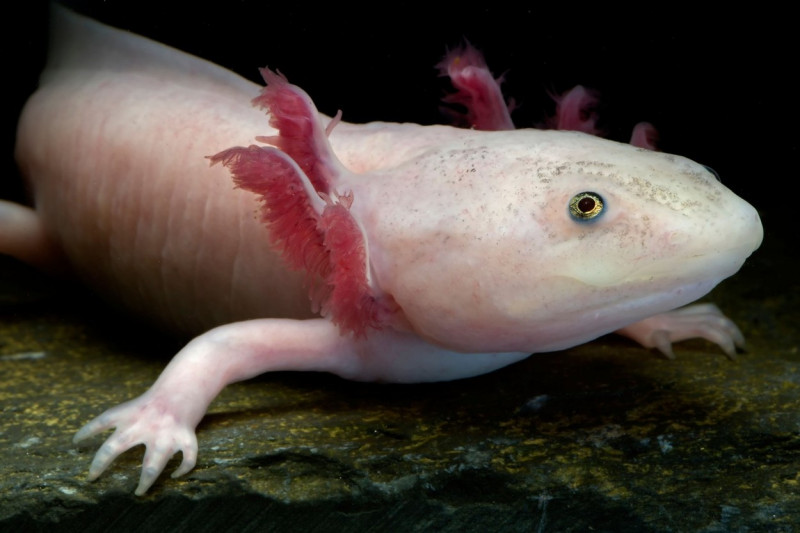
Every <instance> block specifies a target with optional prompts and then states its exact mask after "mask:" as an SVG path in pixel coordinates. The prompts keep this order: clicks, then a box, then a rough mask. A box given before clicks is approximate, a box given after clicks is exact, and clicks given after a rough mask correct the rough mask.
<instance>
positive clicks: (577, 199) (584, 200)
mask: <svg viewBox="0 0 800 533" xmlns="http://www.w3.org/2000/svg"><path fill="white" fill-rule="evenodd" d="M604 209H605V204H604V202H603V197H602V196H600V195H599V194H597V193H596V192H590V191H585V192H579V193H578V194H576V195H575V196H573V197H572V199H571V200H570V201H569V214H570V216H571V217H572V218H574V219H575V220H577V221H579V222H586V221H589V220H592V219H595V218H597V217H599V216H600V215H601V214H602V213H603V210H604Z"/></svg>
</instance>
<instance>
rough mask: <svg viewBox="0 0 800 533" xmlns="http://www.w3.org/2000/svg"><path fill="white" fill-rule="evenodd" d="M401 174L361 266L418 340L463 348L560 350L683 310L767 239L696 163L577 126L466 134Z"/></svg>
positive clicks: (752, 214)
mask: <svg viewBox="0 0 800 533" xmlns="http://www.w3.org/2000/svg"><path fill="white" fill-rule="evenodd" d="M402 172H403V173H404V178H403V179H404V183H405V186H407V187H409V188H410V189H412V190H413V191H414V192H413V193H412V192H410V191H409V194H408V195H403V194H396V195H395V198H400V197H404V196H408V197H409V198H411V199H412V200H411V201H412V202H413V203H412V204H411V205H409V204H406V203H405V202H401V201H398V202H396V203H395V205H394V207H392V208H386V205H385V204H384V205H383V208H382V214H379V213H376V214H375V216H376V218H377V220H375V223H376V225H377V227H378V229H377V230H376V231H378V232H381V230H380V228H383V233H384V235H382V236H380V237H379V238H378V242H379V243H380V244H379V246H378V247H377V249H375V250H373V253H372V256H373V257H372V263H373V268H374V269H375V272H376V274H377V276H378V278H379V281H380V284H381V286H382V287H384V288H385V289H386V290H388V291H389V292H390V293H391V294H392V295H393V297H394V298H395V300H396V301H397V303H398V304H399V305H400V307H401V308H402V309H403V311H404V314H405V316H406V318H407V319H408V320H409V322H410V323H411V325H412V327H413V328H414V330H415V331H416V332H417V333H419V334H421V335H422V336H423V337H426V338H428V339H429V340H431V341H433V342H437V343H440V344H445V345H447V346H450V347H453V348H456V349H462V350H465V351H486V350H491V351H500V350H507V351H546V350H556V349H561V348H564V347H568V346H571V345H575V344H577V343H580V342H584V341H586V340H590V339H592V338H596V337H597V336H600V335H602V334H605V333H608V332H610V331H613V330H616V329H619V328H621V327H624V326H626V325H629V324H631V323H633V322H636V321H639V320H642V319H644V318H647V317H649V316H652V315H654V314H657V313H661V312H665V311H668V310H671V309H674V308H676V307H679V306H681V305H684V304H687V303H689V302H691V301H693V300H695V299H697V298H699V297H701V296H703V295H704V294H706V293H708V292H709V291H710V290H711V289H712V288H713V287H714V286H715V285H716V284H717V283H719V282H720V281H721V280H723V279H725V278H726V277H728V276H730V275H732V274H733V273H735V272H736V271H737V270H738V269H739V268H740V267H741V266H742V264H743V262H744V261H745V259H746V258H747V257H748V256H749V255H750V254H751V253H752V252H753V251H754V250H755V249H756V248H758V246H759V244H760V243H761V239H762V235H763V230H762V226H761V222H760V220H759V217H758V214H757V212H756V210H755V209H754V208H753V207H752V206H751V205H749V204H748V203H747V202H745V201H744V200H742V199H741V198H739V197H738V196H736V195H735V194H734V193H733V192H731V191H730V190H729V189H727V188H726V187H725V186H724V185H722V183H720V181H719V180H718V179H717V177H716V176H715V174H713V173H712V172H710V171H709V170H708V169H707V168H705V167H704V166H702V165H700V164H697V163H695V162H693V161H690V160H688V159H686V158H684V157H679V156H675V155H669V154H665V153H659V152H652V151H647V150H644V149H640V148H635V147H632V146H630V145H624V144H620V143H616V142H613V141H608V140H604V139H600V138H597V137H593V136H589V135H585V134H581V133H574V132H552V131H546V132H543V131H538V130H517V131H513V132H496V133H486V132H473V133H465V134H464V135H463V136H462V137H461V138H459V139H458V140H456V141H454V142H453V143H452V144H450V145H448V146H442V147H438V148H437V149H435V150H432V151H431V152H430V153H428V154H426V155H425V156H423V157H421V158H419V159H417V160H416V161H414V162H412V163H410V164H409V165H407V166H406V167H405V168H403V169H402ZM398 179H399V178H398ZM394 186H395V192H397V190H396V187H397V186H398V185H397V181H395V184H394ZM409 213H413V216H409ZM423 213H425V215H421V214H423ZM398 217H402V218H404V223H403V225H402V226H400V225H399V224H398V220H397V218H398ZM398 227H404V228H406V232H405V233H404V234H401V235H397V233H398V232H397V231H396V230H397V228H398ZM392 228H394V233H395V235H394V237H391V236H389V235H387V233H391V231H392ZM371 242H374V241H372V240H371ZM370 248H371V250H372V249H373V247H372V246H370Z"/></svg>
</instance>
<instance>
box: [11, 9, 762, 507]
mask: <svg viewBox="0 0 800 533" xmlns="http://www.w3.org/2000/svg"><path fill="white" fill-rule="evenodd" d="M54 16H55V18H56V24H55V25H54V27H55V30H54V32H55V33H54V36H53V43H54V45H53V47H52V50H51V54H50V58H49V63H48V66H47V68H46V70H45V72H44V73H43V75H42V80H41V86H40V88H39V89H38V91H37V92H36V93H35V94H34V95H33V96H32V97H31V98H30V100H29V102H28V103H27V105H26V108H25V109H24V111H23V114H22V116H21V118H20V122H19V129H18V137H17V147H16V155H17V160H18V162H19V166H20V169H21V171H22V173H23V175H24V176H25V177H26V179H27V182H28V185H29V188H30V191H31V196H32V202H33V206H34V207H27V206H22V205H18V204H14V203H10V202H3V203H2V204H0V220H2V224H1V225H0V226H2V227H0V251H2V252H4V253H8V254H10V255H14V256H16V257H18V258H20V259H21V260H23V261H26V262H28V263H30V264H33V265H36V266H38V267H40V268H42V269H44V270H48V271H53V272H57V273H60V274H62V275H65V274H66V275H74V276H77V277H79V278H81V279H83V280H85V281H86V282H87V283H88V284H90V285H91V286H93V287H94V288H95V289H96V290H98V291H99V292H101V293H103V294H105V295H106V296H108V297H109V298H111V299H115V300H118V301H120V302H122V303H124V304H125V305H126V306H127V307H129V308H130V309H132V310H134V311H136V312H139V313H142V314H146V315H148V316H150V317H152V318H153V319H154V320H156V321H158V322H159V323H160V324H162V325H164V326H166V327H168V328H171V329H173V330H175V331H178V332H181V333H184V334H192V335H198V336H196V337H195V338H194V339H193V340H191V341H190V342H189V343H188V344H187V345H186V346H185V348H183V349H182V350H181V351H180V352H179V353H178V354H177V355H176V356H175V358H174V359H173V360H172V362H170V364H169V365H168V366H167V368H166V369H165V370H164V372H163V373H162V374H161V376H160V377H159V378H158V380H157V381H156V382H155V384H154V385H153V386H152V387H151V388H150V389H149V390H148V391H147V392H145V393H144V394H143V395H142V396H140V397H138V398H136V399H134V400H131V401H129V402H127V403H124V404H122V405H119V406H117V407H114V408H112V409H110V410H108V411H106V412H105V413H103V414H102V415H100V416H99V417H97V418H96V419H95V420H93V421H91V422H89V423H88V424H87V425H86V426H85V427H84V428H83V429H81V430H80V431H79V432H78V434H77V435H76V437H75V439H76V441H77V440H81V439H84V438H87V437H89V436H92V435H95V434H97V433H100V432H102V431H103V430H105V429H108V428H111V427H116V431H115V432H114V433H113V435H111V437H109V438H108V440H106V442H105V443H104V444H103V445H102V447H101V448H100V449H99V451H98V452H97V454H96V456H95V459H94V461H93V463H92V465H91V467H90V478H96V477H97V476H99V475H100V473H102V472H103V471H104V470H105V469H106V468H107V467H108V466H109V464H110V463H111V462H112V461H113V460H114V458H116V457H117V456H118V455H119V454H121V453H122V452H124V451H125V450H127V449H129V448H130V447H132V446H134V445H137V444H140V443H144V444H145V445H146V452H145V457H144V463H143V467H142V474H141V477H140V482H139V485H138V487H137V489H136V492H137V494H142V493H144V492H145V491H146V490H147V489H148V488H149V487H150V486H151V485H152V483H153V482H154V481H155V479H156V478H157V477H158V475H159V474H160V472H161V471H162V470H163V468H164V466H165V464H166V462H167V461H168V459H169V458H170V457H171V456H172V455H174V454H175V453H176V452H178V451H181V452H182V457H183V459H182V463H181V465H180V466H179V467H178V469H177V470H176V472H175V473H174V474H173V475H181V474H183V473H186V472H188V471H189V470H191V469H192V468H193V466H194V464H195V461H196V457H197V439H196V436H195V427H196V426H197V424H198V423H199V421H200V419H201V418H202V416H203V415H204V413H205V411H206V409H207V407H208V405H209V403H210V402H211V401H212V400H213V398H214V397H215V396H216V395H217V394H218V392H219V391H220V390H221V389H222V388H223V387H224V386H225V385H226V384H228V383H231V382H234V381H237V380H243V379H247V378H250V377H252V376H255V375H257V374H260V373H263V372H268V371H275V370H316V371H328V372H333V373H335V374H338V375H340V376H343V377H345V378H348V379H353V380H378V381H388V382H419V381H439V380H452V379H459V378H466V377H469V376H474V375H479V374H482V373H485V372H490V371H492V370H494V369H497V368H500V367H503V366H506V365H509V364H511V363H513V362H515V361H519V360H521V359H523V358H526V357H528V356H529V355H530V354H531V353H536V352H544V351H552V350H560V349H564V348H567V347H570V346H574V345H576V344H579V343H583V342H586V341H589V340H592V339H594V338H596V337H598V336H600V335H603V334H606V333H609V332H612V331H619V332H620V333H623V334H626V335H628V336H630V337H632V338H634V339H636V340H638V341H639V342H640V343H642V344H643V345H645V346H648V347H652V346H657V347H659V348H660V349H661V350H662V351H664V352H665V353H668V354H669V353H671V352H670V345H671V343H672V342H674V341H677V340H681V339H684V338H689V337H705V338H707V339H709V340H711V341H713V342H715V343H717V344H719V345H720V346H721V347H722V348H723V349H724V350H725V351H726V353H729V354H733V352H734V351H735V347H734V346H735V345H737V344H741V343H742V341H743V339H742V338H741V334H740V333H739V331H738V329H737V328H736V326H735V325H734V324H733V323H732V322H731V321H730V320H728V319H727V318H726V317H724V316H723V315H722V314H721V313H720V312H719V311H718V310H716V308H714V307H712V306H709V305H701V306H690V307H687V308H683V309H679V310H677V311H674V310H675V309H676V308H678V307H680V306H683V305H685V304H688V303H690V302H692V301H694V300H695V299H697V298H699V297H701V296H703V295H704V294H706V293H707V292H709V291H710V290H711V289H712V288H713V287H714V286H715V285H716V284H717V283H718V282H719V281H721V280H722V279H724V278H726V277H728V276H730V275H732V274H733V273H735V272H736V271H737V270H738V269H739V268H740V266H741V265H742V264H743V262H744V260H745V259H746V258H747V257H748V256H749V254H750V253H751V252H752V251H753V250H755V249H756V248H757V247H758V245H759V244H760V242H761V238H762V227H761V223H760V221H759V218H758V215H757V213H756V211H755V210H754V209H753V208H752V207H751V206H750V205H749V204H747V203H746V202H745V201H743V200H741V199H740V198H738V197H737V196H736V195H734V194H733V193H732V192H731V191H729V190H728V189H727V188H725V187H724V186H723V185H722V184H721V183H720V182H719V181H718V180H717V179H716V177H715V176H714V175H713V174H712V173H711V172H709V171H708V170H707V169H706V168H705V167H703V166H702V165H700V164H697V163H694V162H692V161H690V160H688V159H685V158H683V157H679V156H675V155H669V154H664V153H660V152H655V151H651V150H646V149H643V148H638V147H635V146H631V145H626V144H621V143H616V142H612V141H608V140H604V139H601V138H598V137H595V136H592V135H587V134H585V133H579V132H567V131H543V130H536V129H520V130H508V129H506V130H505V131H479V130H477V129H458V128H453V127H449V126H419V125H414V124H388V123H370V124H364V125H353V124H348V123H346V122H342V121H339V120H338V117H337V118H334V119H329V118H327V117H324V116H323V115H321V114H319V113H318V112H317V111H316V109H315V108H314V105H313V103H312V101H311V99H310V98H309V97H308V96H307V95H306V94H305V93H304V92H303V91H302V90H300V89H299V88H297V87H295V86H293V85H291V84H290V83H289V82H288V81H287V80H286V79H285V78H283V77H282V76H280V75H277V74H275V73H272V72H270V71H268V70H264V71H263V73H264V76H265V79H266V81H267V87H266V88H265V89H263V90H262V91H261V92H260V94H259V88H258V87H257V86H256V85H254V84H252V83H251V82H248V81H246V80H244V79H242V78H239V77H238V76H236V75H234V74H232V73H230V72H228V71H225V70H224V69H221V68H219V67H216V66H214V65H212V64H209V63H207V62H205V61H202V60H200V59H197V58H195V57H191V56H188V55H186V54H183V53H181V52H178V51H176V50H173V49H171V48H168V47H165V46H163V45H159V44H157V43H154V42H152V41H149V40H147V39H144V38H141V37H137V36H134V35H131V34H128V33H125V32H120V31H117V30H114V29H112V28H109V27H106V26H103V25H101V24H98V23H96V22H94V21H91V20H88V19H84V18H82V17H79V16H76V15H74V14H71V13H69V12H66V11H63V10H61V9H57V8H56V9H55V12H54ZM254 98H255V100H254V102H255V103H256V104H257V105H256V106H255V107H254V106H253V105H251V100H253V99H254ZM265 109H266V111H267V112H268V113H266V114H265ZM500 122H501V123H502V122H503V121H502V120H501V121H500ZM495 129H501V130H502V128H495ZM231 178H233V182H232V181H231ZM234 183H235V185H236V187H234ZM309 291H310V293H311V294H310V297H309ZM309 298H310V300H311V301H309ZM312 308H313V309H312ZM312 311H318V312H319V314H315V313H313V312H312ZM320 314H321V316H320Z"/></svg>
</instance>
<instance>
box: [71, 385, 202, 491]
mask: <svg viewBox="0 0 800 533" xmlns="http://www.w3.org/2000/svg"><path fill="white" fill-rule="evenodd" d="M171 405H174V402H172V403H170V402H167V401H165V400H164V399H163V398H159V397H158V396H156V395H154V394H153V391H152V390H150V391H148V392H147V393H145V394H143V395H141V396H139V397H138V398H135V399H133V400H131V401H128V402H126V403H123V404H120V405H118V406H116V407H113V408H111V409H109V410H107V411H106V412H104V413H103V414H101V415H100V416H98V417H97V418H95V419H94V420H92V421H91V422H89V423H88V424H86V425H85V426H83V427H82V428H81V429H80V430H79V431H78V432H77V433H76V434H75V437H74V438H73V439H72V440H73V442H75V443H77V442H80V441H82V440H85V439H87V438H89V437H92V436H94V435H97V434H99V433H102V432H103V431H105V430H107V429H109V428H112V427H115V428H117V429H116V431H114V433H113V434H112V435H111V436H110V437H109V438H108V439H106V441H105V443H103V445H102V446H101V447H100V449H99V450H98V451H97V453H96V454H95V456H94V460H93V461H92V464H91V466H90V467H89V480H90V481H92V480H95V479H97V478H98V477H99V476H100V474H102V473H103V472H104V471H105V470H106V468H108V466H109V465H110V464H111V463H112V462H113V461H114V460H115V459H116V458H117V457H119V456H120V455H121V454H122V453H124V452H125V451H127V450H129V449H131V448H133V447H134V446H136V445H138V444H144V445H145V446H146V448H147V451H146V452H145V455H144V461H143V463H142V473H141V476H140V478H139V485H138V486H137V487H136V495H137V496H141V495H143V494H144V493H145V492H146V491H147V489H149V488H150V486H151V485H152V484H153V483H154V482H155V480H156V479H157V478H158V476H159V474H160V473H161V471H162V470H164V467H165V466H166V464H167V461H169V460H170V458H171V457H172V456H173V455H175V454H176V453H177V452H181V454H182V456H183V459H182V461H181V464H180V466H179V467H178V468H177V469H176V470H175V471H174V472H173V473H172V477H173V478H175V477H178V476H182V475H183V474H186V473H187V472H189V471H190V470H191V469H192V468H194V465H195V462H196V461H197V437H196V436H195V432H194V426H195V425H196V423H195V424H194V425H193V424H192V423H191V422H187V420H186V419H185V418H184V417H183V416H181V414H180V413H176V412H174V411H175V410H174V409H172V407H171Z"/></svg>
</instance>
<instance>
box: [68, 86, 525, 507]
mask: <svg viewBox="0 0 800 533" xmlns="http://www.w3.org/2000/svg"><path fill="white" fill-rule="evenodd" d="M264 76H265V78H266V80H267V82H268V84H269V85H268V87H267V89H265V91H264V93H263V94H262V96H261V97H259V98H257V99H256V100H255V103H256V104H258V105H263V106H265V107H269V108H270V110H271V116H272V119H271V123H272V125H273V127H275V128H276V129H278V131H279V132H280V133H281V135H280V136H279V137H276V138H269V139H263V140H266V141H269V142H272V143H273V144H275V145H276V146H279V147H280V148H281V150H279V149H278V148H275V147H273V146H266V147H260V146H251V147H247V148H232V149H229V150H225V151H223V152H220V153H219V154H217V155H216V156H213V157H211V161H212V163H216V162H222V163H223V164H225V165H227V166H229V167H230V168H231V170H232V172H233V174H234V179H235V181H236V183H237V185H238V186H240V187H242V188H244V189H247V190H250V191H252V192H255V193H257V194H259V196H260V198H261V200H262V202H263V210H262V218H263V221H264V222H265V223H266V224H268V225H269V226H270V228H271V235H272V238H273V243H272V244H273V245H274V246H276V247H278V248H280V249H281V250H282V251H283V254H284V257H285V259H286V260H287V261H288V262H289V263H290V264H292V265H293V266H295V267H298V268H306V269H307V270H308V271H309V283H310V284H311V285H312V287H313V286H314V284H317V285H319V284H320V283H321V284H322V287H319V286H317V287H315V288H312V295H316V299H317V302H316V303H317V305H318V306H319V307H321V309H322V311H323V314H325V315H327V318H319V319H312V320H290V319H257V320H251V321H245V322H237V323H232V324H228V325H223V326H220V327H217V328H215V329H213V330H210V331H208V332H207V333H205V334H203V335H200V336H199V337H197V338H195V339H194V340H192V341H191V342H190V343H189V344H187V346H186V347H185V348H184V349H183V350H181V351H180V352H179V353H178V354H177V355H176V356H175V358H174V359H173V360H172V361H171V362H170V364H169V365H168V366H167V368H166V369H165V370H164V372H163V373H162V374H161V376H160V377H159V378H158V380H157V381H156V382H155V383H154V384H153V386H152V387H151V388H150V389H149V390H148V391H147V392H145V393H144V394H143V395H142V396H140V397H138V398H136V399H134V400H131V401H129V402H127V403H124V404H122V405H119V406H117V407H114V408H112V409H109V410H108V411H106V412H105V413H103V414H102V415H100V416H99V417H97V418H96V419H94V420H92V421H91V422H89V423H88V424H87V425H86V426H84V427H83V428H82V429H81V430H80V431H78V433H77V434H76V435H75V438H74V441H75V442H79V441H82V440H84V439H86V438H89V437H91V436H93V435H96V434H98V433H100V432H102V431H105V430H107V429H110V428H116V431H115V432H114V433H113V434H112V435H111V436H110V437H109V438H108V439H107V440H106V442H105V443H104V444H103V445H102V446H101V448H100V449H99V450H98V452H97V454H96V455H95V458H94V460H93V462H92V465H91V467H90V471H89V478H90V479H95V478H97V477H98V476H99V475H100V474H101V473H102V472H103V471H104V470H105V469H106V468H108V466H109V465H110V464H111V463H112V462H113V461H114V459H115V458H116V457H118V456H119V455H120V454H121V453H123V452H125V451H126V450H128V449H130V448H131V447H133V446H136V445H138V444H144V445H145V446H146V452H145V456H144V462H143V465H142V473H141V478H140V481H139V485H138V487H137V488H136V494H139V495H141V494H143V493H144V492H145V491H147V489H148V488H149V487H150V486H151V485H152V484H153V482H154V481H155V480H156V479H157V477H158V476H159V474H160V473H161V471H162V470H163V469H164V467H165V465H166V463H167V461H168V460H169V459H170V458H171V457H172V456H173V455H174V454H175V453H177V452H179V451H180V452H181V453H182V456H183V457H182V462H181V464H180V466H179V467H178V468H177V470H176V471H175V472H174V473H173V477H176V476H180V475H182V474H185V473H186V472H188V471H190V470H191V469H192V468H193V467H194V466H195V462H196V459H197V438H196V436H195V428H196V426H197V424H198V423H199V422H200V420H201V419H202V417H203V415H204V413H205V412H206V410H207V408H208V406H209V404H210V403H211V401H212V400H213V399H214V398H215V397H216V396H217V394H219V392H220V391H221V390H222V389H223V388H224V387H225V386H226V385H227V384H229V383H233V382H236V381H241V380H244V379H248V378H251V377H253V376H256V375H258V374H262V373H265V372H272V371H280V370H299V371H324V372H330V373H333V374H337V375H339V376H342V377H344V378H347V379H351V380H359V381H388V382H395V383H403V382H423V381H443V380H452V379H459V378H465V377H471V376H475V375H480V374H483V373H486V372H490V371H492V370H494V369H497V368H500V367H503V366H506V365H508V364H511V363H513V362H515V361H518V360H520V359H523V358H525V357H527V356H528V355H529V354H528V353H527V352H525V353H523V352H510V353H470V354H463V353H459V352H455V351H451V350H447V349H445V348H441V347H437V346H433V345H431V344H429V343H427V342H426V341H424V340H422V339H421V338H419V337H418V336H417V335H415V334H414V333H411V332H408V331H403V327H402V326H403V320H402V316H401V314H400V311H399V310H398V309H397V308H396V306H394V305H393V301H392V299H391V297H389V296H387V295H384V294H381V293H380V291H379V290H378V289H377V288H376V287H374V286H373V283H372V282H371V280H370V279H369V276H368V270H369V269H368V264H367V262H366V260H365V253H366V252H365V249H366V243H365V242H364V240H365V237H364V235H363V234H362V233H361V232H360V230H359V227H358V224H357V223H356V222H355V221H354V220H353V218H352V217H351V216H350V215H349V212H348V209H349V205H350V201H351V198H350V197H349V196H347V195H340V194H339V193H338V192H337V191H335V190H334V189H333V187H332V185H331V182H330V176H331V175H332V174H335V173H336V172H338V171H344V170H343V169H340V168H337V165H336V163H335V161H334V159H335V158H334V156H333V154H332V152H331V151H330V146H329V145H328V144H327V140H326V138H325V135H326V132H325V129H324V128H322V126H321V124H319V118H318V115H317V112H316V109H314V107H313V104H311V102H310V100H309V99H308V98H307V96H306V95H305V94H304V93H302V92H301V91H299V89H297V88H296V87H293V86H290V85H289V84H288V83H287V82H286V81H285V80H284V79H282V78H280V77H278V76H276V75H275V74H273V73H271V72H269V71H264ZM309 154H312V157H311V158H309V157H308V156H309ZM264 244H268V243H264ZM396 326H398V327H396Z"/></svg>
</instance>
